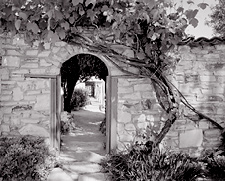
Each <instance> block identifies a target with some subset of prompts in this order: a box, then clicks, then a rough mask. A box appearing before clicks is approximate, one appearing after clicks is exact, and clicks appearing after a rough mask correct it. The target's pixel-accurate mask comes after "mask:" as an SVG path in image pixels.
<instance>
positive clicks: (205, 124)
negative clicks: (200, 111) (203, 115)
mask: <svg viewBox="0 0 225 181" xmlns="http://www.w3.org/2000/svg"><path fill="white" fill-rule="evenodd" d="M198 127H199V128H200V129H208V128H209V123H208V121H207V120H200V122H199V123H198Z"/></svg>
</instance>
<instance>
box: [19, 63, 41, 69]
mask: <svg viewBox="0 0 225 181" xmlns="http://www.w3.org/2000/svg"><path fill="white" fill-rule="evenodd" d="M21 68H38V63H25V64H23V65H21Z"/></svg>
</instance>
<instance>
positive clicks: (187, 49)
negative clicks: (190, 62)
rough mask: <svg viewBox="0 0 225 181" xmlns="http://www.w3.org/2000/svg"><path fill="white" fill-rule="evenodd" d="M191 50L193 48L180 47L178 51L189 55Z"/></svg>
mask: <svg viewBox="0 0 225 181" xmlns="http://www.w3.org/2000/svg"><path fill="white" fill-rule="evenodd" d="M190 50H191V47H190V46H186V45H185V46H179V47H178V51H179V52H180V53H188V52H190Z"/></svg>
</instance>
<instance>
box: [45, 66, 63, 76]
mask: <svg viewBox="0 0 225 181" xmlns="http://www.w3.org/2000/svg"><path fill="white" fill-rule="evenodd" d="M47 72H48V73H49V74H51V75H58V74H59V73H60V69H59V68H58V67H55V66H51V67H49V69H48V70H47Z"/></svg>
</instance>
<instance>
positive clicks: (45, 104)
mask: <svg viewBox="0 0 225 181" xmlns="http://www.w3.org/2000/svg"><path fill="white" fill-rule="evenodd" d="M34 110H37V111H40V110H50V95H48V94H46V95H45V94H44V95H37V102H36V104H35V105H34Z"/></svg>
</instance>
